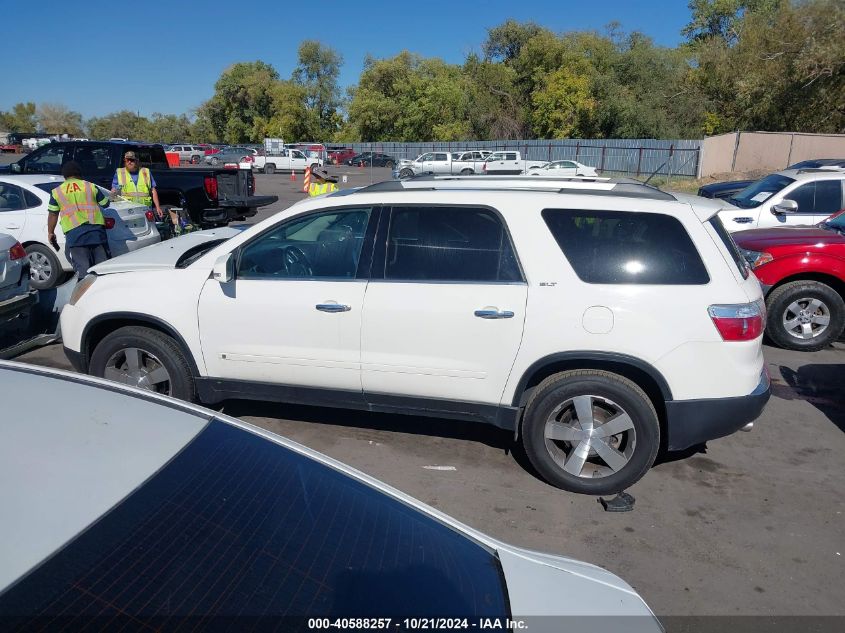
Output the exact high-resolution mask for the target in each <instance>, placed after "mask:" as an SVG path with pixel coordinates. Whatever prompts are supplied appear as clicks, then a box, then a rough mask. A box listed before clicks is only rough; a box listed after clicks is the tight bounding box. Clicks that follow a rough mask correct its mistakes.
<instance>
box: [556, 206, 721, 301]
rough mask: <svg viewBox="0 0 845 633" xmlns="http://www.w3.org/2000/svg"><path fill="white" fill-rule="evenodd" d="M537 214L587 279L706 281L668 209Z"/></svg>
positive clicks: (704, 271) (608, 281) (602, 281)
mask: <svg viewBox="0 0 845 633" xmlns="http://www.w3.org/2000/svg"><path fill="white" fill-rule="evenodd" d="M543 219H544V220H545V222H546V225H547V226H548V227H549V230H550V231H551V232H552V235H553V236H554V238H555V240H556V241H557V243H558V246H560V249H561V250H562V251H563V254H564V255H565V256H566V259H567V260H569V263H570V264H571V265H572V268H573V269H574V270H575V274H576V275H578V277H579V278H580V279H581V280H582V281H586V282H587V283H592V284H667V285H699V284H706V283H708V282H709V281H710V277H709V275H708V274H707V269H706V268H705V267H704V262H702V261H701V256H700V255H699V254H698V251H697V250H696V249H695V246H694V245H693V243H692V240H691V239H690V237H689V235H688V234H687V232H686V230H685V229H684V227H683V225H682V224H681V223H680V222H679V221H678V220H677V219H676V218H673V217H671V216H669V215H664V214H659V213H633V212H629V211H577V210H569V209H545V210H544V211H543Z"/></svg>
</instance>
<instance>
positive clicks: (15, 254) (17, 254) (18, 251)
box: [9, 242, 26, 259]
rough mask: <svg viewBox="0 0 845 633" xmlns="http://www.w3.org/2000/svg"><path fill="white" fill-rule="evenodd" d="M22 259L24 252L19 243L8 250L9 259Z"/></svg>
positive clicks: (24, 255)
mask: <svg viewBox="0 0 845 633" xmlns="http://www.w3.org/2000/svg"><path fill="white" fill-rule="evenodd" d="M24 257H26V251H25V250H24V247H23V246H21V243H20V242H18V243H17V244H15V245H14V246H13V247H12V248H10V249H9V259H23V258H24Z"/></svg>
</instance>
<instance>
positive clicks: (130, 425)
mask: <svg viewBox="0 0 845 633" xmlns="http://www.w3.org/2000/svg"><path fill="white" fill-rule="evenodd" d="M135 351H137V350H135ZM121 353H123V352H121ZM126 353H127V354H128V353H131V350H127V351H126ZM127 364H128V366H129V367H130V368H131V369H130V370H128V371H131V372H134V374H133V375H135V376H136V377H137V384H138V385H140V386H143V385H144V384H146V382H148V381H150V380H153V379H154V377H153V375H152V373H151V372H149V371H148V370H147V368H146V367H145V366H144V365H143V364H139V363H137V362H132V361H129V362H128V363H127ZM0 400H2V402H3V407H4V415H3V418H2V421H0V507H2V508H3V521H0V618H2V617H7V616H14V618H15V620H14V623H15V624H16V625H17V626H18V627H20V628H21V629H26V628H28V627H29V628H31V626H32V625H34V624H36V623H41V624H42V625H46V623H47V622H52V621H53V620H51V619H50V618H52V617H54V616H60V620H61V622H64V623H70V622H71V621H73V622H77V620H75V619H74V618H75V617H77V616H78V617H81V618H83V619H84V618H89V617H92V616H97V617H101V618H102V624H103V626H99V627H98V628H103V627H104V626H105V623H106V622H111V623H113V624H114V623H117V624H119V623H121V622H123V623H124V624H129V625H130V628H137V627H138V626H139V623H140V624H141V625H143V624H145V623H149V624H150V625H154V628H174V627H175V625H176V624H178V623H179V622H180V620H179V618H180V617H182V618H183V617H184V616H185V615H186V614H190V615H191V616H192V617H193V618H194V622H193V624H194V625H199V626H201V628H211V629H214V628H217V627H218V626H223V625H226V622H228V623H229V625H231V626H232V630H236V629H239V628H242V627H239V626H237V625H234V624H233V621H232V620H231V619H229V620H227V618H231V617H233V616H239V617H242V618H252V620H245V621H247V622H249V623H250V624H249V626H250V627H255V628H256V629H258V630H265V629H267V628H271V627H272V628H276V629H278V630H294V629H296V630H306V629H305V622H304V621H303V619H304V618H308V619H309V620H308V621H309V622H311V624H310V625H309V627H308V629H309V630H313V629H315V628H326V627H327V626H328V627H330V626H331V625H330V624H329V622H333V621H334V620H335V618H341V622H344V621H347V620H346V619H348V618H362V617H363V618H381V619H382V620H384V624H386V626H384V628H385V629H390V630H396V629H397V626H399V625H403V624H402V623H403V622H405V619H406V618H407V619H416V621H417V622H422V623H423V624H421V625H420V626H416V625H415V624H413V623H408V624H404V625H403V626H404V627H405V628H404V629H402V630H411V629H413V630H417V629H419V628H420V627H423V628H438V627H431V626H428V627H425V626H424V624H425V622H431V621H432V620H431V619H432V618H443V617H448V618H450V619H453V620H459V621H463V620H464V619H465V620H466V621H467V626H466V628H467V629H470V628H479V626H478V623H479V622H481V621H482V619H486V620H487V621H493V620H496V619H498V620H499V621H500V623H501V622H504V621H505V619H506V618H509V619H511V620H527V621H528V622H529V623H528V624H527V625H526V626H525V627H520V628H526V627H527V629H528V630H530V631H531V632H532V633H536V632H537V631H544V630H545V631H559V630H564V629H566V630H576V629H577V630H590V631H595V630H601V629H602V628H604V629H605V630H621V629H620V627H622V628H624V630H626V631H631V630H639V631H659V630H661V629H660V626H659V623H658V622H657V620H656V618H655V617H654V615H653V614H652V612H651V611H650V610H649V608H648V607H647V606H646V604H645V603H644V602H643V600H642V598H640V596H639V595H637V593H636V592H635V591H634V590H633V589H632V588H631V587H630V586H629V585H627V584H626V583H625V582H624V581H622V580H620V579H619V578H618V577H616V576H614V575H613V574H611V573H610V572H607V571H605V570H603V569H600V568H598V567H594V566H593V565H588V564H586V563H581V562H578V561H574V560H570V559H567V558H562V557H559V556H553V555H550V554H540V553H537V552H532V551H528V550H524V549H520V548H516V547H513V546H510V545H507V544H505V543H502V542H501V541H497V540H496V539H493V538H491V537H489V536H487V535H485V534H483V533H481V532H478V531H476V530H474V529H472V528H470V527H467V526H466V525H463V524H461V523H459V522H458V521H456V520H455V519H453V518H452V517H449V516H447V515H445V514H443V513H441V512H438V511H437V510H434V509H433V508H430V507H428V506H426V505H424V504H422V503H420V502H419V501H417V500H416V499H413V498H411V497H409V496H407V495H405V494H403V493H401V492H399V491H398V490H395V489H393V488H391V487H389V486H387V485H386V484H384V483H382V482H380V481H378V480H376V479H373V478H372V477H368V476H367V475H364V474H363V473H360V472H358V471H356V470H353V469H352V468H349V467H348V466H346V465H344V464H342V463H340V462H337V461H335V460H333V459H330V458H328V457H326V456H324V455H321V454H319V453H316V452H314V451H312V450H309V449H308V448H305V447H304V446H301V445H299V444H296V443H294V442H291V441H289V440H286V439H285V438H282V437H279V436H278V435H274V434H273V433H270V432H267V431H264V430H262V429H259V428H257V427H254V426H252V425H250V424H247V423H245V422H242V421H239V420H236V419H233V418H229V417H226V416H224V415H222V414H219V413H217V412H215V411H210V410H208V409H203V408H201V407H198V406H194V405H191V404H186V403H184V402H180V401H176V400H172V399H170V398H167V397H165V396H160V395H157V394H154V393H151V392H148V391H141V390H137V389H134V388H131V387H126V386H123V385H119V384H116V383H112V382H107V381H105V380H98V379H92V378H90V377H87V376H81V375H78V374H71V373H66V372H59V371H56V370H52V369H46V368H36V367H31V366H27V365H20V364H16V363H9V362H0ZM537 616H543V617H537ZM548 616H570V618H569V619H566V620H561V619H560V618H554V617H551V618H550V617H548ZM573 616H590V617H589V618H585V619H584V620H577V619H574V617H573ZM596 616H605V617H596ZM620 616H622V617H620ZM112 618H114V620H112ZM283 618H288V619H287V620H285V619H283ZM314 618H322V619H324V620H319V621H318V622H317V623H316V624H314V622H315V620H314ZM533 618H536V619H533ZM388 622H390V623H389V624H388ZM579 623H580V624H579ZM334 626H338V625H334ZM341 628H355V629H356V630H357V629H359V628H360V627H358V626H357V625H355V624H352V625H351V627H348V626H347V625H346V624H344V625H343V626H342V627H341ZM368 628H369V627H368ZM439 628H442V627H439ZM499 630H503V629H501V628H500V629H499Z"/></svg>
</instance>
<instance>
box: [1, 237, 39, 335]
mask: <svg viewBox="0 0 845 633" xmlns="http://www.w3.org/2000/svg"><path fill="white" fill-rule="evenodd" d="M37 301H38V291H37V290H34V289H33V290H31V289H30V287H29V261H28V260H27V257H26V251H25V250H24V248H23V246H22V245H21V244H20V242H18V241H17V240H16V239H15V238H14V237H12V236H11V235H8V234H6V233H0V351H2V350H4V349H6V348H8V347H11V346H13V345H14V344H15V343H18V342H20V341H21V340H22V339H23V338H25V336H26V332H27V329H28V326H29V319H30V313H31V311H32V306H34V305H35V304H36V302H37Z"/></svg>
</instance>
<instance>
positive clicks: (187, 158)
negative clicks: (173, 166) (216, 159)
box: [166, 145, 205, 165]
mask: <svg viewBox="0 0 845 633" xmlns="http://www.w3.org/2000/svg"><path fill="white" fill-rule="evenodd" d="M166 151H168V152H175V153H177V154H179V161H180V162H185V163H191V164H192V165H197V164H199V163H200V162H202V159H203V158H205V148H204V147H200V146H198V145H171V146H170V147H168V148H166Z"/></svg>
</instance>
